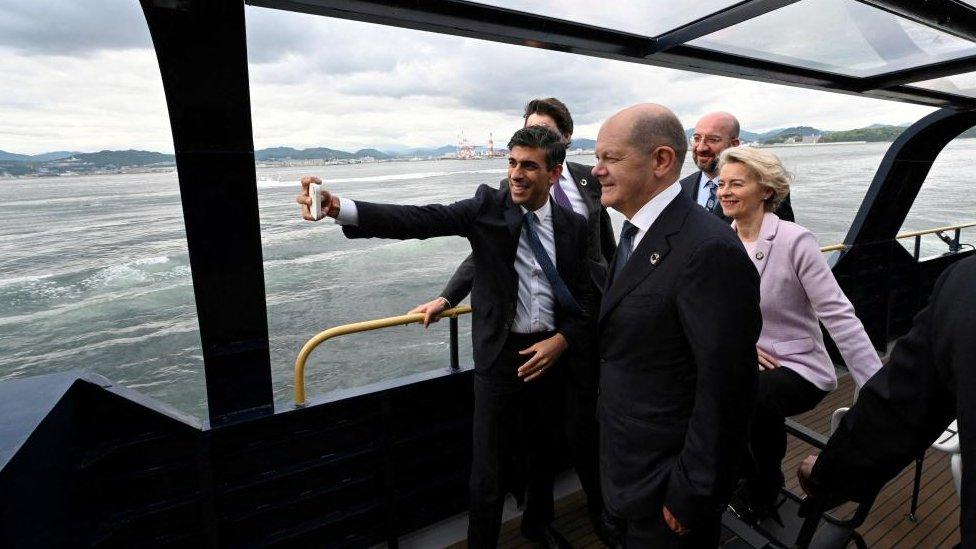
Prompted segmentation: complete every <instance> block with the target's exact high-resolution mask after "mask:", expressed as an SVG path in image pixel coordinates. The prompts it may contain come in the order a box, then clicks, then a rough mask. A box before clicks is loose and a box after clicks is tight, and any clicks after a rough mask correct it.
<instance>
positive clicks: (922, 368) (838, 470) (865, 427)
mask: <svg viewBox="0 0 976 549" xmlns="http://www.w3.org/2000/svg"><path fill="white" fill-rule="evenodd" d="M948 272H949V270H947V271H946V273H943V275H942V277H941V278H940V279H939V282H938V283H937V284H936V286H935V289H934V290H933V292H932V298H931V300H930V301H929V304H928V306H926V307H925V308H924V309H922V311H921V312H920V313H919V314H918V315H916V317H915V320H914V323H913V325H912V329H911V331H909V332H908V334H907V335H905V336H904V337H903V338H901V339H900V340H898V342H897V343H896V344H895V348H894V349H893V350H892V352H891V360H890V361H889V362H888V364H887V365H886V366H885V367H884V368H882V369H881V370H880V371H878V373H877V375H875V376H874V377H872V378H871V379H870V380H869V381H868V382H867V384H865V385H864V387H863V388H862V389H861V392H860V394H859V396H858V399H857V402H856V403H855V404H854V406H853V407H851V409H850V410H849V411H848V412H847V414H846V415H844V419H843V420H842V421H841V424H840V426H839V427H838V428H837V431H836V432H835V433H834V434H833V436H831V437H830V441H829V442H828V443H827V447H826V448H825V449H824V451H823V452H822V453H821V454H820V457H819V458H818V459H817V463H816V465H814V468H813V475H812V482H813V483H814V484H815V485H818V486H819V487H820V492H821V495H822V496H823V497H824V498H825V500H826V501H832V502H840V501H848V500H852V501H865V500H867V499H870V498H872V497H874V496H875V495H876V494H877V493H878V492H879V491H880V490H881V488H882V487H883V486H884V484H885V483H886V482H888V481H889V480H890V479H892V478H893V477H894V476H895V475H897V474H898V473H899V472H900V471H901V470H902V469H904V468H905V466H907V465H908V464H909V463H911V462H912V461H914V460H915V458H917V457H918V456H919V455H921V454H922V452H924V451H925V449H926V448H928V446H929V445H930V444H932V442H934V441H935V439H936V438H937V437H938V436H939V435H940V434H941V433H942V431H943V430H944V429H945V428H946V426H947V425H948V424H949V422H950V421H952V418H953V417H954V416H955V413H956V409H955V403H956V398H955V395H954V394H953V393H952V392H951V391H950V390H949V389H948V388H947V383H946V380H945V379H942V376H941V375H940V373H939V371H938V369H937V358H936V356H935V351H934V349H933V346H932V342H933V333H932V330H933V325H932V324H933V305H934V303H935V302H936V299H937V296H938V293H939V292H940V290H941V287H942V285H943V284H944V281H945V278H946V275H947V274H948Z"/></svg>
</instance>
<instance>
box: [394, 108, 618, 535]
mask: <svg viewBox="0 0 976 549" xmlns="http://www.w3.org/2000/svg"><path fill="white" fill-rule="evenodd" d="M523 119H524V121H525V122H524V123H525V126H526V127H528V126H545V127H547V128H549V129H550V130H552V131H554V132H557V133H559V135H560V136H561V137H562V140H563V143H565V144H566V146H567V147H569V145H570V143H571V142H572V140H573V117H572V115H571V114H570V112H569V109H568V108H567V107H566V105H565V104H563V102H562V101H560V100H558V99H556V98H555V97H547V98H541V99H533V100H531V101H529V102H528V103H527V104H526V105H525V110H524V114H523ZM592 169H593V168H592V166H586V165H583V164H577V163H576V162H568V161H563V165H562V172H561V173H560V175H559V180H558V181H556V182H555V183H554V184H553V185H552V187H551V188H550V194H552V197H553V202H555V203H556V204H558V205H560V206H562V207H563V208H565V209H566V210H568V211H571V212H573V213H576V214H579V215H580V216H582V217H584V218H585V219H586V225H587V231H588V232H589V247H588V253H587V259H588V261H587V263H588V266H589V270H590V277H591V279H592V280H593V291H594V292H595V293H597V294H599V293H600V292H602V291H603V286H604V285H605V284H606V278H607V266H608V264H609V263H610V260H611V259H612V258H613V253H614V250H615V249H616V247H617V244H616V241H615V240H614V238H613V227H612V226H611V225H610V216H609V214H608V213H607V209H606V208H605V207H603V205H601V204H600V183H599V181H597V179H596V178H595V177H593V175H592V173H591V170H592ZM499 188H500V189H507V188H508V179H503V180H502V181H501V183H500V184H499ZM473 281H474V262H473V261H472V258H471V256H468V258H467V259H465V260H464V261H463V262H462V263H461V265H460V266H458V268H457V270H456V271H455V273H454V276H452V277H451V280H450V281H449V282H448V283H447V286H445V287H444V290H443V291H442V292H441V295H440V296H439V297H437V298H435V299H434V300H432V301H430V302H428V303H424V304H423V305H420V306H418V307H416V308H414V309H413V310H411V311H410V312H411V313H421V312H422V313H425V314H426V315H427V322H430V321H431V320H433V319H434V318H435V315H436V314H437V313H440V312H441V311H443V310H445V309H447V308H448V307H452V306H456V305H458V304H460V303H461V301H462V300H463V299H464V298H465V297H466V296H467V295H468V293H469V292H470V291H471V286H472V284H473ZM589 351H590V352H586V353H576V354H574V355H573V356H572V357H571V358H570V360H569V376H568V378H567V380H566V386H565V389H566V394H565V397H566V398H565V406H564V413H563V418H562V424H563V426H564V430H565V434H566V439H567V442H568V446H569V450H570V456H571V458H572V463H573V467H574V468H575V469H576V474H577V476H578V477H579V480H580V484H581V485H582V487H583V491H584V492H585V493H586V504H587V510H588V511H589V515H590V520H591V521H592V522H593V525H594V527H595V528H596V529H597V533H598V535H599V536H600V537H601V539H603V540H604V541H607V542H608V543H610V544H612V541H609V540H610V538H611V537H612V536H613V533H612V532H610V531H607V530H608V525H607V524H604V522H603V520H602V518H603V517H602V512H603V498H602V495H601V490H600V476H599V466H598V457H599V449H598V440H597V423H596V392H597V385H598V384H599V366H598V362H597V357H596V348H595V346H594V347H592V348H591V349H589Z"/></svg>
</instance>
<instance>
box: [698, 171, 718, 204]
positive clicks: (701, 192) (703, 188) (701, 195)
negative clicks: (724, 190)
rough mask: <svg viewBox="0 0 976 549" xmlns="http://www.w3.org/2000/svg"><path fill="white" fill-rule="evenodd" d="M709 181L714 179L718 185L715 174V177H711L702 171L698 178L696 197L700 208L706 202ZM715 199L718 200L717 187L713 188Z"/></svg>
mask: <svg viewBox="0 0 976 549" xmlns="http://www.w3.org/2000/svg"><path fill="white" fill-rule="evenodd" d="M709 181H715V184H716V185H718V176H715V179H711V178H709V177H708V176H707V175H705V172H702V173H701V177H700V178H699V179H698V196H697V198H696V200H698V205H699V206H701V207H702V208H704V207H705V204H707V203H708V182H709ZM715 199H716V200H718V187H716V188H715Z"/></svg>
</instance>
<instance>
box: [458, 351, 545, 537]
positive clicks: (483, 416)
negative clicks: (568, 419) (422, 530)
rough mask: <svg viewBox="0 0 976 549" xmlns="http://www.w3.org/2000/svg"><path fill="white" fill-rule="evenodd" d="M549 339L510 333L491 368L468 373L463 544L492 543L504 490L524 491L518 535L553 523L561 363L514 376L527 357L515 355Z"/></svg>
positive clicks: (517, 492)
mask: <svg viewBox="0 0 976 549" xmlns="http://www.w3.org/2000/svg"><path fill="white" fill-rule="evenodd" d="M550 336H552V332H546V333H540V334H509V337H508V340H507V341H506V342H505V346H504V347H503V348H502V351H501V353H500V354H499V356H498V358H497V359H496V360H495V362H494V363H493V364H491V365H490V366H489V367H488V368H486V369H484V370H476V371H475V375H474V422H473V423H474V430H473V437H472V439H473V448H472V460H471V483H470V492H471V493H470V497H471V506H470V513H469V516H468V547H471V548H473V549H481V548H494V547H495V546H496V545H497V544H498V534H499V530H500V528H501V519H502V508H503V506H504V503H505V495H506V494H507V493H509V492H511V493H513V494H515V495H516V498H518V499H521V496H522V494H525V506H524V511H523V513H522V532H527V533H530V534H535V533H536V532H539V531H541V530H542V529H544V528H546V527H547V526H548V525H549V523H550V522H551V521H552V518H553V515H554V509H553V507H554V506H553V494H552V485H553V475H554V471H553V461H554V456H553V453H554V452H553V450H554V446H555V441H556V436H555V435H556V434H557V433H558V431H559V429H560V425H561V421H562V418H561V417H560V414H559V400H560V399H559V396H560V395H559V392H560V391H561V387H560V384H561V376H560V375H559V374H560V367H561V366H562V365H561V364H556V365H554V366H552V367H550V370H549V371H548V372H546V373H545V374H544V375H542V376H541V377H539V378H537V379H536V380H533V381H530V382H528V383H526V382H524V381H522V379H520V378H518V377H517V370H518V368H519V367H520V366H521V365H522V364H524V363H525V361H526V360H527V358H528V357H527V356H521V355H519V354H518V351H520V350H522V349H525V348H526V347H529V346H530V345H532V344H534V343H536V342H538V341H541V340H543V339H546V338H547V337H550Z"/></svg>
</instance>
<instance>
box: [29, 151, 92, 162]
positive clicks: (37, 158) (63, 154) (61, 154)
mask: <svg viewBox="0 0 976 549" xmlns="http://www.w3.org/2000/svg"><path fill="white" fill-rule="evenodd" d="M76 154H80V153H77V152H71V151H54V152H49V153H44V154H35V155H34V156H32V157H30V159H31V161H32V162H50V161H52V160H61V159H64V158H71V157H72V156H74V155H76Z"/></svg>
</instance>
